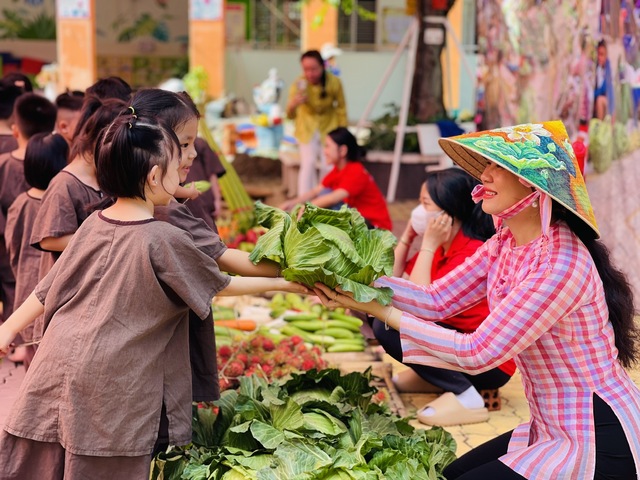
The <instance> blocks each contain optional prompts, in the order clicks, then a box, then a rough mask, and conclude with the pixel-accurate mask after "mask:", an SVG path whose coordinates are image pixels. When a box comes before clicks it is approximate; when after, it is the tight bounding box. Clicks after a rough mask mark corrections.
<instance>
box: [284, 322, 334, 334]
mask: <svg viewBox="0 0 640 480" xmlns="http://www.w3.org/2000/svg"><path fill="white" fill-rule="evenodd" d="M289 325H293V326H294V327H296V328H299V329H300V330H304V331H305V332H315V331H316V330H321V329H323V328H324V327H326V326H327V322H323V321H322V320H296V321H294V322H289Z"/></svg>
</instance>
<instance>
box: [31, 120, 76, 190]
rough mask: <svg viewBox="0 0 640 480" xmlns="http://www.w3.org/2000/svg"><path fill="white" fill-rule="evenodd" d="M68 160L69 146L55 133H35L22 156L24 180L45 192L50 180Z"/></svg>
mask: <svg viewBox="0 0 640 480" xmlns="http://www.w3.org/2000/svg"><path fill="white" fill-rule="evenodd" d="M68 160H69V144H68V143H67V141H66V140H65V139H64V137H62V135H58V134H57V133H44V132H43V133H36V134H35V135H34V136H32V137H31V138H30V139H29V142H28V143H27V150H26V152H25V154H24V178H25V180H26V181H27V183H28V184H29V185H31V186H32V187H34V188H39V189H40V190H46V189H47V187H48V186H49V182H51V179H52V178H53V177H55V176H56V175H57V174H58V172H59V171H60V170H62V169H63V168H64V167H65V166H66V165H67V161H68Z"/></svg>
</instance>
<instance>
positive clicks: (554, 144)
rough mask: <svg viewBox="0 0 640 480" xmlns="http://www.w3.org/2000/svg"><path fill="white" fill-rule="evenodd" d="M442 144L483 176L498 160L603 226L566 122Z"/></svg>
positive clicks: (520, 127) (487, 133)
mask: <svg viewBox="0 0 640 480" xmlns="http://www.w3.org/2000/svg"><path fill="white" fill-rule="evenodd" d="M440 146H441V147H442V148H443V150H444V151H445V153H447V155H449V156H450V157H451V158H452V159H453V160H454V161H455V162H456V163H458V164H459V165H460V166H461V167H462V168H464V169H465V170H467V171H468V172H469V173H470V174H472V175H474V176H476V178H479V177H480V174H481V173H482V171H483V170H484V169H485V167H486V165H487V162H489V161H491V162H495V163H497V164H499V165H501V166H502V167H504V168H507V169H509V170H510V171H511V172H512V173H514V174H515V175H516V176H518V177H520V178H521V179H523V180H525V181H526V182H527V183H530V184H532V185H534V186H535V188H537V189H538V190H540V191H541V192H544V193H546V194H547V195H549V196H550V197H551V198H553V199H554V200H555V201H557V202H559V203H560V204H561V205H564V206H565V207H566V208H568V209H569V210H571V211H572V212H574V213H575V214H576V215H577V216H578V217H580V218H581V219H582V220H584V221H585V223H586V224H588V225H589V226H590V227H591V228H592V229H593V231H594V232H595V234H596V235H599V233H598V227H597V224H596V220H595V215H594V213H593V208H592V206H591V202H590V201H589V195H588V192H587V188H586V184H585V182H584V178H583V177H582V174H581V173H580V170H579V168H578V162H577V160H576V158H575V154H574V152H573V148H572V146H571V143H570V141H569V136H568V135H567V131H566V129H565V127H564V125H563V124H562V122H560V121H557V120H554V121H549V122H544V123H533V124H526V125H516V126H513V127H503V128H497V129H494V130H487V131H484V132H473V133H468V134H464V135H459V136H457V137H449V138H443V139H441V140H440Z"/></svg>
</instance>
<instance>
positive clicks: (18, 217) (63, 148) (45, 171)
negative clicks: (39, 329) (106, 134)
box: [5, 133, 69, 369]
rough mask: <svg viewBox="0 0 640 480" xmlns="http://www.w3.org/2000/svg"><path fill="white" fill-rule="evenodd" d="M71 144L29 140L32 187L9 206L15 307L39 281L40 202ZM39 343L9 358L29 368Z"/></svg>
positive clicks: (46, 137) (40, 137)
mask: <svg viewBox="0 0 640 480" xmlns="http://www.w3.org/2000/svg"><path fill="white" fill-rule="evenodd" d="M68 158H69V145H68V144H67V142H66V140H65V139H64V138H63V137H62V136H61V135H58V134H56V133H36V134H35V135H34V136H33V137H31V138H30V139H29V143H28V144H27V150H26V152H25V156H24V176H25V179H26V181H27V183H28V184H29V185H30V187H31V188H30V189H29V190H27V191H26V192H23V193H21V194H20V195H18V197H17V198H16V200H15V202H13V204H11V207H9V212H8V213H7V226H6V228H5V241H6V246H7V253H8V254H9V261H10V265H11V269H12V271H13V274H14V277H15V279H16V286H15V301H14V306H19V305H21V304H22V302H24V301H25V300H26V299H27V297H28V296H29V294H30V293H31V292H32V291H33V289H34V288H35V286H36V285H37V284H38V270H39V268H40V257H41V256H42V253H43V252H42V251H40V250H38V249H35V248H33V247H32V246H31V245H29V239H30V238H31V231H32V230H33V227H34V224H35V220H36V216H37V213H38V209H39V208H40V201H41V199H42V196H43V195H44V192H45V190H46V189H47V187H48V186H49V182H50V181H51V179H52V178H53V177H54V176H55V175H57V173H58V172H59V171H60V170H62V169H63V168H64V167H65V165H66V164H67V160H68ZM20 336H21V337H22V340H23V341H24V342H26V343H29V342H31V341H32V340H33V327H32V326H29V327H27V328H25V329H24V330H23V331H21V332H20ZM35 351H36V348H35V345H29V346H24V347H23V346H21V345H19V346H18V347H16V350H15V352H14V353H13V355H11V356H9V357H8V358H9V360H13V361H14V362H16V361H22V362H23V363H24V366H25V368H27V369H28V368H29V365H30V363H31V360H32V359H33V355H34V354H35Z"/></svg>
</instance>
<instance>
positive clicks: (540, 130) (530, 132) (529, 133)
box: [497, 123, 551, 145]
mask: <svg viewBox="0 0 640 480" xmlns="http://www.w3.org/2000/svg"><path fill="white" fill-rule="evenodd" d="M497 131H499V132H500V131H502V132H505V133H506V134H507V137H508V138H509V140H512V141H514V142H518V141H523V140H528V141H530V142H533V143H535V144H536V145H540V137H550V136H551V133H550V132H549V131H547V130H546V129H545V128H544V125H542V124H541V123H529V124H526V125H516V126H515V127H504V128H499V129H497Z"/></svg>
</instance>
